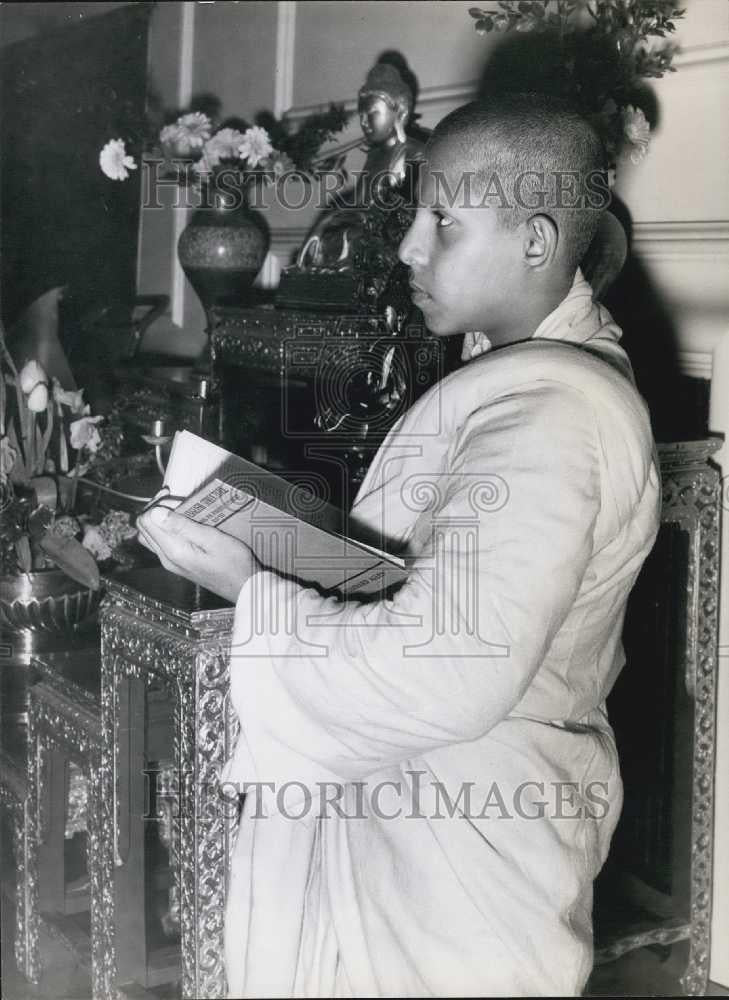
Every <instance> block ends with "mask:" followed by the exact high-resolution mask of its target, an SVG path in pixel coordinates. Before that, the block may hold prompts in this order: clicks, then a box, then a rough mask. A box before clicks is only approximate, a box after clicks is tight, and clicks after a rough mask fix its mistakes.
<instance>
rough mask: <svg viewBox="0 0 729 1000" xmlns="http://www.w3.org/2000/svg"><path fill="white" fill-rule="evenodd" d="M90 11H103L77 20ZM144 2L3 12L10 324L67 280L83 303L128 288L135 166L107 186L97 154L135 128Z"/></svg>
mask: <svg viewBox="0 0 729 1000" xmlns="http://www.w3.org/2000/svg"><path fill="white" fill-rule="evenodd" d="M92 6H96V7H100V8H105V9H103V10H102V11H97V12H96V13H95V15H93V16H83V15H84V10H83V8H84V7H92ZM5 7H8V8H11V9H10V10H6V9H5ZM13 8H14V9H13ZM17 8H23V10H18V9H17ZM25 8H30V10H29V11H26V10H25ZM56 8H58V10H56ZM71 9H72V10H71ZM149 9H150V5H148V4H142V3H139V4H133V5H119V4H98V5H81V4H10V5H3V7H2V8H0V10H2V12H3V25H2V26H3V28H4V29H9V31H6V35H5V37H6V40H7V38H8V37H10V38H12V37H13V35H15V37H16V38H18V36H21V37H19V38H18V40H16V41H14V42H10V43H8V44H5V45H4V46H3V49H2V67H1V69H0V88H1V89H0V150H1V151H2V176H1V183H0V214H1V217H2V229H1V230H0V291H1V293H2V315H3V319H4V320H5V321H6V322H8V323H12V322H13V320H14V319H15V318H17V316H18V315H19V314H20V313H21V312H22V311H23V309H24V308H26V307H27V306H28V305H29V304H30V303H31V302H32V301H34V300H35V299H36V298H37V297H38V296H39V295H41V294H42V293H43V292H45V291H46V290H47V289H49V288H52V287H54V286H56V285H65V286H68V295H69V296H70V297H71V299H72V300H73V301H75V302H76V303H77V304H78V307H79V309H80V310H84V309H86V308H89V307H91V306H92V305H94V304H95V303H98V302H108V301H126V300H131V297H132V296H133V294H134V290H135V281H136V255H137V242H138V229H139V172H138V171H137V172H135V173H134V174H133V175H132V177H131V178H130V179H129V180H127V181H125V182H124V183H118V182H113V181H110V180H109V179H108V178H106V177H105V176H104V175H103V174H102V173H101V170H100V168H99V162H98V156H99V151H100V149H101V147H102V146H103V145H104V143H105V142H106V141H107V140H108V139H111V138H116V137H117V136H126V135H129V134H132V133H134V132H135V131H136V132H139V129H140V128H141V126H142V123H143V119H144V112H145V101H146V78H147V24H148V15H149ZM70 15H71V16H70ZM33 28H35V31H32V30H31V29H33Z"/></svg>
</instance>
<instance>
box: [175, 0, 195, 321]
mask: <svg viewBox="0 0 729 1000" xmlns="http://www.w3.org/2000/svg"><path fill="white" fill-rule="evenodd" d="M195 6H196V5H195V4H194V3H191V2H189V0H186V2H185V3H182V4H180V7H181V10H182V23H181V26H180V61H179V67H180V70H179V76H178V81H177V106H178V107H179V108H186V107H187V105H188V104H189V103H190V101H191V100H192V85H193V80H192V75H193V54H194V49H195ZM187 221H188V211H187V209H186V208H178V207H175V208H173V210H172V247H171V252H172V287H171V289H170V299H171V316H172V322H173V323H174V324H175V326H184V323H185V285H186V282H185V272H184V271H183V270H182V267H181V266H180V262H179V260H178V259H177V243H178V240H179V239H180V236H181V235H182V231H183V230H184V228H185V226H186V225H187Z"/></svg>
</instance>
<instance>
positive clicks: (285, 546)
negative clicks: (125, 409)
mask: <svg viewBox="0 0 729 1000" xmlns="http://www.w3.org/2000/svg"><path fill="white" fill-rule="evenodd" d="M164 485H165V486H166V487H167V488H168V489H169V491H170V493H171V494H172V495H173V496H178V497H179V496H184V497H187V499H186V500H184V501H183V503H182V504H181V505H180V506H179V507H178V508H177V513H178V514H184V515H185V516H186V517H189V518H191V520H193V521H197V522H198V523H200V524H210V525H214V526H215V527H216V528H218V529H219V530H220V531H223V532H225V533H226V534H228V535H232V536H233V537H235V538H238V539H240V541H242V542H245V543H246V545H249V546H250V547H251V548H252V549H253V551H254V552H255V554H256V556H257V558H258V559H259V560H260V561H261V563H262V564H263V565H264V566H267V567H270V568H271V569H275V570H277V571H278V572H279V573H283V574H284V575H286V576H290V577H294V578H296V579H298V580H301V581H302V582H304V583H315V584H317V585H318V586H319V587H321V588H323V589H324V590H327V591H329V590H331V591H337V592H338V593H340V594H342V595H345V596H346V595H360V594H362V595H364V594H376V593H379V592H381V591H384V590H386V589H387V588H388V587H390V586H392V585H393V584H396V583H399V582H401V581H402V580H404V579H405V577H406V576H407V569H406V565H405V562H404V560H402V559H400V558H398V557H397V556H392V555H388V554H387V553H385V552H382V551H380V550H379V549H376V548H373V547H372V546H370V545H366V544H365V543H364V542H360V541H356V540H355V539H353V538H346V537H345V536H344V535H343V534H342V533H341V531H342V526H343V515H342V512H341V511H339V510H338V509H337V508H335V507H333V506H331V505H330V504H327V503H325V502H323V501H320V500H319V499H318V498H317V497H316V495H315V494H314V492H313V491H312V490H311V489H309V488H307V487H306V486H301V485H294V484H292V483H289V482H287V480H285V479H282V478H281V477H280V476H277V475H275V474H274V473H272V472H269V471H268V470H267V469H262V468H261V467H260V466H258V465H255V464H254V463H252V462H247V461H246V460H245V459H243V458H239V457H238V456H237V455H233V454H232V453H231V452H229V451H226V450H225V449H224V448H220V447H219V446H218V445H215V444H212V443H211V442H210V441H206V440H205V439H204V438H201V437H198V436H197V435H196V434H191V433H190V432H189V431H178V432H177V433H176V434H175V438H174V441H173V443H172V451H171V453H170V457H169V461H168V463H167V469H166V472H165V481H164Z"/></svg>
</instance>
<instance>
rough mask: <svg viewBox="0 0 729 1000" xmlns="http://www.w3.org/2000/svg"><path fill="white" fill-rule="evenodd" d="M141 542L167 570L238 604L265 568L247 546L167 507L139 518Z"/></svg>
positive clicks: (156, 509)
mask: <svg viewBox="0 0 729 1000" xmlns="http://www.w3.org/2000/svg"><path fill="white" fill-rule="evenodd" d="M137 527H138V529H139V540H140V542H141V543H142V544H143V545H145V546H146V547H147V548H148V549H149V550H150V551H151V552H154V554H155V555H156V556H157V557H158V559H159V561H160V562H161V563H162V565H163V566H164V568H165V569H167V570H169V571H170V572H171V573H177V574H178V575H179V576H184V577H186V578H187V579H188V580H192V582H193V583H197V584H199V585H200V586H201V587H205V589H206V590H211V591H212V592H213V593H214V594H219V595H220V596H221V597H224V598H225V599H226V600H228V601H231V602H233V603H235V601H236V600H237V599H238V594H239V593H240V589H241V587H242V586H243V584H244V583H245V582H246V580H247V579H248V578H249V577H250V576H251V575H252V574H253V573H255V572H257V570H259V569H260V568H261V566H260V563H259V562H258V560H257V559H256V557H255V555H254V554H253V552H252V551H251V550H250V549H249V547H248V546H247V545H246V544H244V543H243V542H240V541H238V539H237V538H232V537H231V536H230V535H226V534H224V533H223V532H222V531H219V530H218V529H217V528H214V527H211V526H210V525H206V524H197V523H196V522H195V521H191V520H190V518H189V517H184V516H183V515H182V514H175V513H173V512H172V511H169V510H166V509H165V508H164V507H153V508H152V510H149V511H147V512H146V513H145V514H142V515H140V517H139V518H137Z"/></svg>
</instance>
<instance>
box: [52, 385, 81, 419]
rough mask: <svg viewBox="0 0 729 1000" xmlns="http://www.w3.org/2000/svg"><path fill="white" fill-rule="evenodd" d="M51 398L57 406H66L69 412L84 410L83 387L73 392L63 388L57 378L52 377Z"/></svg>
mask: <svg viewBox="0 0 729 1000" xmlns="http://www.w3.org/2000/svg"><path fill="white" fill-rule="evenodd" d="M53 399H54V401H55V402H56V403H58V405H59V406H67V407H68V408H69V409H70V410H71V413H83V411H84V391H83V389H77V390H76V391H75V392H72V391H70V390H67V389H63V388H62V387H61V383H60V382H59V381H58V379H57V378H54V379H53Z"/></svg>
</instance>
